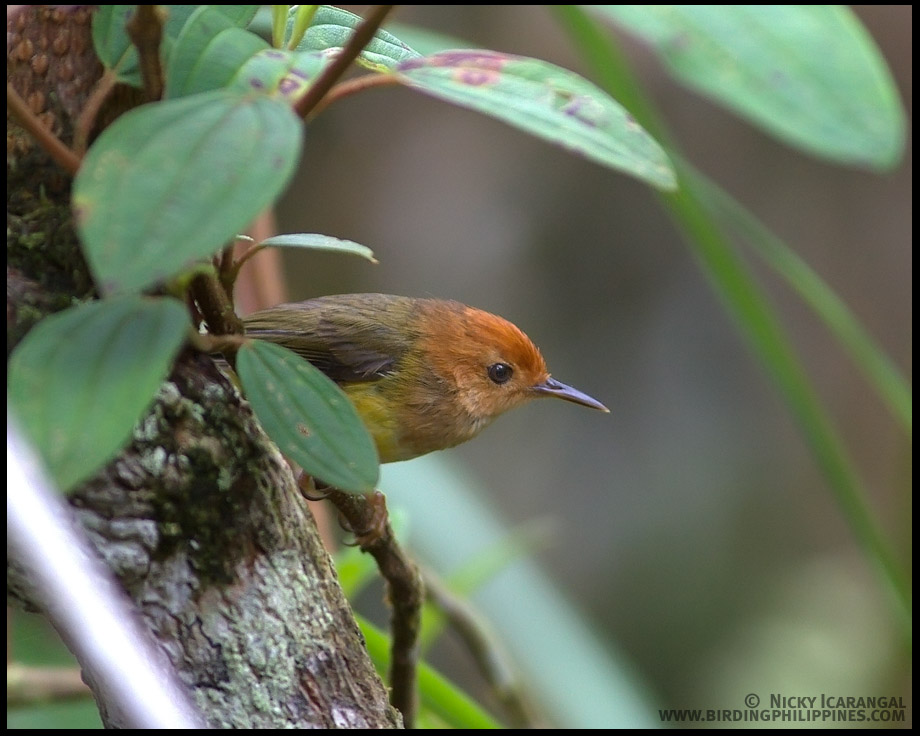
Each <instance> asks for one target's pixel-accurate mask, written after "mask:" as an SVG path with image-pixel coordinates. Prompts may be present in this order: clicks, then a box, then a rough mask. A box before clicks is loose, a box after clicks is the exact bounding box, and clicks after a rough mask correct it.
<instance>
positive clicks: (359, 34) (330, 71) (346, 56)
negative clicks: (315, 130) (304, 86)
mask: <svg viewBox="0 0 920 736" xmlns="http://www.w3.org/2000/svg"><path fill="white" fill-rule="evenodd" d="M393 7H394V6H393V5H374V6H372V9H371V10H370V11H369V12H368V14H367V18H365V19H364V20H363V21H362V22H361V25H359V26H358V27H357V28H356V29H355V33H354V35H353V36H352V37H351V38H350V39H349V40H348V43H347V44H346V45H345V48H343V49H342V52H341V53H340V54H339V55H338V56H337V57H336V58H335V61H333V62H332V63H331V64H330V65H329V66H328V67H326V70H325V71H324V72H323V73H322V74H320V75H319V77H318V78H317V79H316V81H315V82H314V83H313V84H312V85H310V88H309V89H308V90H307V93H306V94H305V95H304V96H303V97H301V98H300V99H299V100H298V101H297V103H296V104H295V105H294V111H295V112H296V113H297V114H298V115H299V116H300V117H301V118H304V119H306V117H307V115H309V114H310V113H311V112H313V110H314V108H315V107H316V106H317V105H318V104H319V101H320V100H321V99H323V97H325V96H326V93H327V92H328V91H329V90H330V89H332V85H334V84H335V83H336V82H337V81H338V80H339V78H340V77H341V76H342V75H343V74H344V73H345V71H346V70H347V69H348V67H349V66H351V62H353V61H354V60H355V59H356V58H358V54H360V53H361V50H362V49H363V48H364V47H365V46H367V44H368V43H369V42H370V40H371V39H372V38H373V37H374V34H375V33H377V29H378V28H380V26H381V25H382V24H383V21H384V18H386V17H387V15H389V13H390V11H391V10H393Z"/></svg>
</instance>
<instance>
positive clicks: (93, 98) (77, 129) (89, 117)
mask: <svg viewBox="0 0 920 736" xmlns="http://www.w3.org/2000/svg"><path fill="white" fill-rule="evenodd" d="M117 83H118V77H117V76H116V75H115V72H113V71H112V70H111V69H106V70H105V72H104V73H103V75H102V76H101V77H100V78H99V81H98V82H96V86H95V87H94V88H93V91H92V93H90V96H89V97H88V98H87V100H86V103H85V104H84V105H83V109H82V110H80V115H79V117H77V121H76V123H75V124H74V133H73V147H74V150H75V151H77V153H78V154H79V155H81V156H82V155H83V154H84V153H86V149H87V148H89V137H90V134H91V133H92V131H93V126H94V125H95V124H96V120H97V119H98V118H99V111H100V110H101V109H102V105H103V103H105V101H106V100H107V99H108V97H109V95H110V94H111V93H112V90H113V89H115V85H116V84H117Z"/></svg>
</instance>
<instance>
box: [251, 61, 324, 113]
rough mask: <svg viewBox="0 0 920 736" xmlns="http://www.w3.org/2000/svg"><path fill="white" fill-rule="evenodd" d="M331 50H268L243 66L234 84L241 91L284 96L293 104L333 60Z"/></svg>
mask: <svg viewBox="0 0 920 736" xmlns="http://www.w3.org/2000/svg"><path fill="white" fill-rule="evenodd" d="M332 58H333V56H332V54H331V53H323V52H319V51H313V52H303V51H284V50H281V49H266V50H265V51H260V52H259V53H257V54H254V55H253V56H252V57H251V58H250V59H248V60H247V61H246V63H245V64H243V66H242V67H241V68H240V70H239V71H238V72H237V74H236V78H235V79H234V81H233V85H234V86H235V87H236V88H238V89H241V90H249V91H255V92H260V93H261V94H266V95H271V96H275V97H282V98H284V99H285V100H286V102H287V104H288V105H291V106H293V105H294V103H296V102H297V100H298V99H300V97H302V96H303V94H304V93H305V92H306V91H307V89H308V88H309V87H310V84H311V83H312V82H313V80H314V79H315V78H316V77H317V76H319V73H320V72H321V71H322V70H323V69H324V68H325V67H326V65H327V64H329V63H330V62H331V61H332Z"/></svg>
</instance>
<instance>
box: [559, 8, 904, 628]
mask: <svg viewBox="0 0 920 736" xmlns="http://www.w3.org/2000/svg"><path fill="white" fill-rule="evenodd" d="M554 7H555V10H556V13H557V15H558V17H559V18H560V20H561V21H562V23H563V25H564V26H565V27H566V28H567V30H568V31H569V33H570V34H571V36H572V38H573V39H575V41H576V44H577V46H578V48H579V49H580V50H581V51H582V52H583V53H584V54H585V55H586V57H587V59H588V61H589V63H590V64H591V65H592V67H593V69H594V71H595V73H596V75H597V76H598V78H599V79H600V82H601V85H602V86H603V87H605V88H606V89H607V90H608V91H609V92H610V93H611V94H613V95H614V96H615V97H616V99H617V100H618V101H619V102H620V103H621V104H623V105H624V107H626V108H627V109H628V110H629V111H630V112H631V113H632V114H633V115H634V116H635V117H636V119H637V120H638V121H639V122H640V123H641V124H642V125H643V126H644V127H645V128H646V129H647V130H648V131H649V132H650V133H651V134H652V135H654V136H655V137H656V138H657V139H658V141H659V142H660V143H662V145H664V146H665V148H666V149H668V150H669V151H674V150H677V149H676V147H675V146H674V145H673V144H672V143H671V139H670V136H669V135H667V133H666V131H665V126H664V125H663V124H662V123H661V121H660V117H659V116H658V115H657V114H656V112H655V110H654V108H653V107H652V105H651V104H650V103H649V102H648V101H647V100H646V98H645V95H644V94H643V92H642V90H641V89H640V88H639V86H638V84H637V82H636V80H635V77H634V75H633V74H632V73H631V72H630V70H629V67H628V64H627V63H626V61H625V59H624V58H623V56H622V55H621V53H620V52H619V49H618V48H617V47H616V45H615V44H614V43H613V41H612V40H611V38H610V37H609V35H608V34H607V33H606V32H605V31H603V30H602V29H601V28H600V27H599V26H598V25H597V24H596V23H594V21H592V20H591V19H590V18H588V17H587V16H586V15H585V13H584V12H583V11H581V10H580V9H579V8H577V7H575V6H571V5H565V6H554ZM672 160H674V162H675V168H676V170H677V173H678V181H679V182H680V188H679V189H678V190H677V191H676V192H673V193H659V196H660V197H661V199H662V202H663V204H664V205H665V208H666V209H667V211H668V212H669V214H670V215H671V217H672V218H673V219H674V221H675V223H676V225H677V226H678V228H679V229H680V230H681V231H682V232H683V234H684V236H685V238H686V240H687V242H688V244H689V245H690V247H691V249H692V251H693V253H694V255H695V257H696V258H697V260H698V261H699V263H700V265H701V267H702V269H703V271H704V273H705V274H706V276H707V278H708V279H709V281H710V283H711V284H712V286H713V288H714V289H715V291H716V293H717V294H718V295H719V297H720V298H721V299H722V301H723V303H724V304H725V306H726V308H727V309H728V311H729V313H730V314H731V315H732V316H733V317H734V319H735V320H736V322H737V323H738V325H739V327H740V328H741V331H742V334H743V335H744V336H745V338H746V339H747V341H748V343H749V344H750V346H751V348H752V349H753V350H754V352H755V353H756V354H757V356H758V358H759V359H760V360H761V362H762V363H763V365H764V367H765V368H766V369H767V371H768V372H769V373H770V374H771V375H772V377H773V379H774V380H775V381H776V383H777V384H778V386H779V388H780V391H781V392H782V393H783V395H784V397H785V400H786V403H787V404H788V406H789V408H790V410H791V411H792V413H793V415H794V417H795V419H796V420H797V422H798V424H799V427H800V429H801V431H802V433H803V434H804V436H805V439H806V441H807V442H808V444H809V446H810V448H811V451H812V453H813V454H814V456H815V459H816V460H817V462H818V465H819V466H820V468H821V470H822V472H823V473H824V475H825V477H826V478H827V480H828V483H829V484H830V486H831V489H832V491H833V493H834V495H835V497H836V499H837V503H838V505H839V506H840V508H841V510H842V512H843V515H844V517H845V518H846V520H847V522H848V523H849V525H850V528H851V529H852V531H853V533H854V535H855V536H856V539H857V540H858V542H859V543H860V544H861V545H862V547H863V548H864V550H865V551H866V553H867V554H868V555H869V557H870V558H871V559H872V560H873V561H874V562H875V563H876V564H877V566H878V568H879V569H880V570H881V572H882V574H883V576H884V578H885V580H886V581H887V583H888V584H889V585H890V587H891V589H892V591H893V592H894V594H895V597H896V599H897V600H898V602H899V606H900V609H901V611H902V612H903V613H906V616H905V617H904V618H903V619H902V622H903V623H904V625H905V628H906V631H907V632H908V635H909V631H910V627H911V623H910V616H911V608H912V603H911V592H910V581H909V577H908V575H907V574H906V573H905V572H904V570H903V568H902V566H901V564H900V563H899V561H898V558H897V556H896V555H895V554H894V551H893V550H892V548H891V546H890V545H889V543H888V540H887V539H886V536H885V533H884V532H883V531H882V527H881V525H880V524H879V523H878V521H877V520H876V519H875V517H874V515H873V513H872V510H871V507H870V504H869V502H868V500H867V496H868V494H867V493H866V492H865V489H864V487H863V485H862V483H861V482H860V480H859V478H858V477H857V475H856V472H855V471H854V469H853V467H852V463H851V462H850V459H849V457H848V456H847V453H846V450H845V449H844V447H843V443H842V442H841V440H840V438H839V437H838V436H837V433H836V432H835V431H834V428H833V426H832V425H831V422H830V420H829V419H828V417H827V414H826V412H825V411H824V409H823V407H822V406H821V402H820V401H819V399H818V397H817V394H816V392H815V391H814V389H813V387H812V386H811V383H810V381H809V379H808V376H807V375H806V373H805V371H804V370H803V369H802V367H801V365H800V363H799V361H798V359H797V357H796V355H795V352H794V350H793V349H792V346H791V344H790V342H789V340H788V338H787V337H786V335H785V333H784V331H783V329H782V327H781V326H780V324H779V322H778V320H777V318H776V316H775V314H774V312H773V311H772V309H771V307H770V305H769V303H768V301H767V299H766V297H765V296H764V295H763V294H762V292H761V290H760V289H759V288H758V286H757V284H756V282H755V280H754V279H753V278H752V276H751V274H750V273H749V272H748V270H747V268H746V266H745V265H744V263H743V261H742V260H741V259H740V258H739V257H738V255H737V254H735V253H734V251H733V250H732V248H731V244H730V243H729V242H728V240H727V238H726V237H725V236H724V235H723V233H722V232H721V231H720V230H719V229H718V227H717V226H716V225H715V223H714V221H713V219H712V217H710V215H709V213H708V212H707V210H706V207H705V206H704V204H703V201H702V197H701V196H700V194H699V193H698V192H697V191H696V187H695V177H694V173H693V172H692V171H691V170H690V169H689V168H688V167H687V166H685V165H684V164H683V163H682V162H681V161H680V157H679V156H672Z"/></svg>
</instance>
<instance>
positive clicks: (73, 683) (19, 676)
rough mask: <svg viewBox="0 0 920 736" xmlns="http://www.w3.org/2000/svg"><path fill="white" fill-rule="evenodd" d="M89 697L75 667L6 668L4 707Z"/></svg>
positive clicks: (16, 665)
mask: <svg viewBox="0 0 920 736" xmlns="http://www.w3.org/2000/svg"><path fill="white" fill-rule="evenodd" d="M92 696H93V694H92V692H91V691H90V689H89V687H88V686H87V685H86V683H85V682H83V680H82V678H81V677H80V668H79V667H30V666H29V665H25V664H12V665H7V668H6V705H7V707H9V706H11V705H12V706H22V705H33V704H35V703H47V702H49V701H51V702H56V703H57V702H61V701H63V700H72V699H89V698H91V697H92Z"/></svg>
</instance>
